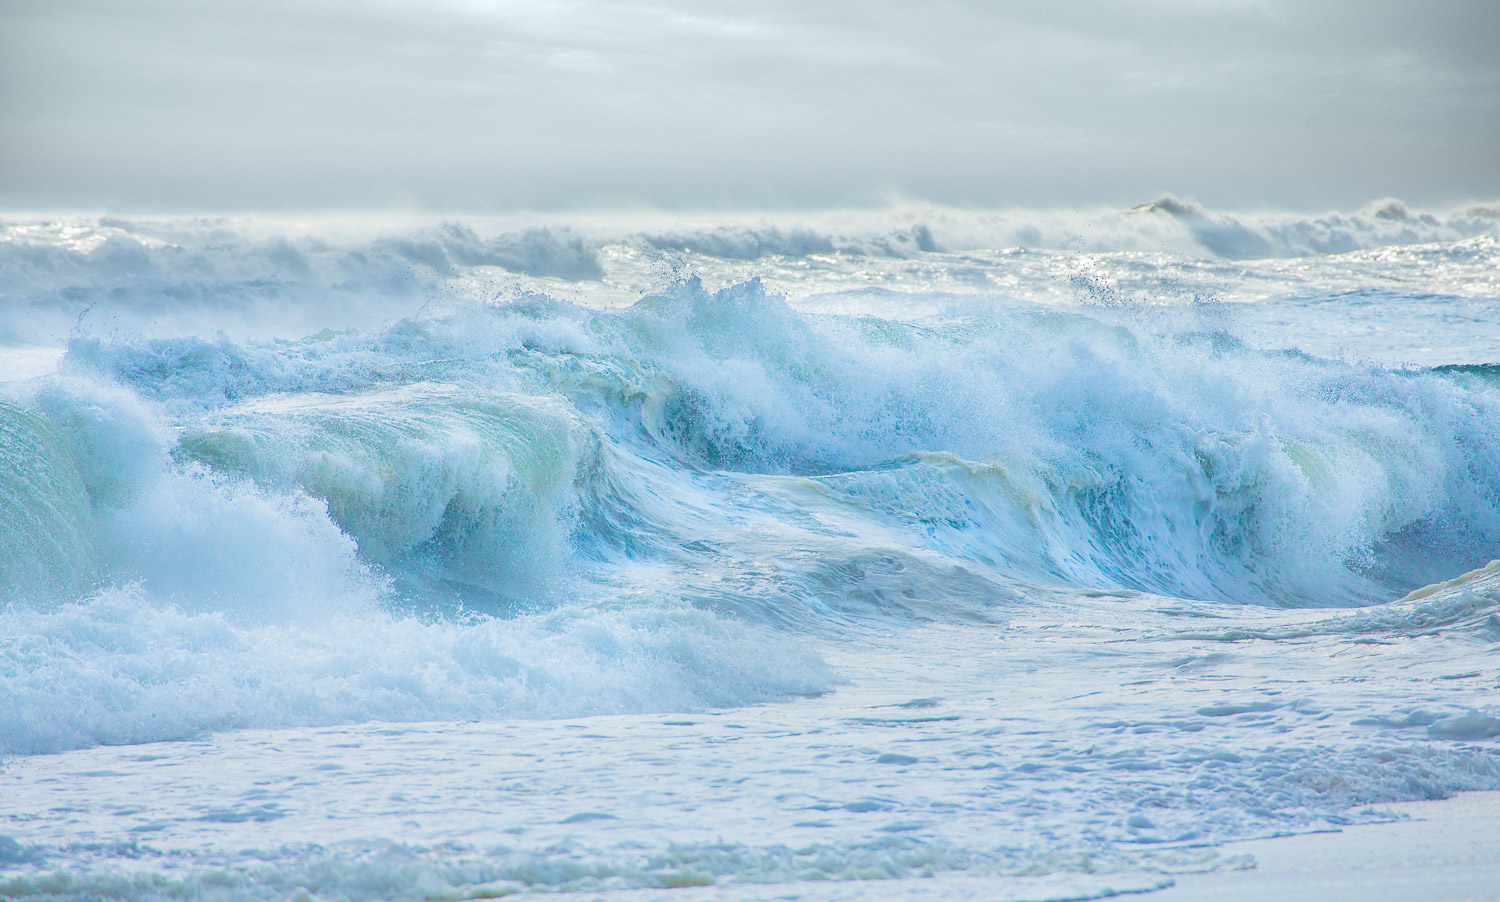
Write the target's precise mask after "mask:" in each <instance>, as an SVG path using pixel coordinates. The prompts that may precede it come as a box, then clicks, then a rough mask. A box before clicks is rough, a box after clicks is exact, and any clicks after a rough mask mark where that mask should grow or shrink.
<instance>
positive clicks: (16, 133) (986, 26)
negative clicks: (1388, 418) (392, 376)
mask: <svg viewBox="0 0 1500 902" xmlns="http://www.w3.org/2000/svg"><path fill="white" fill-rule="evenodd" d="M6 17H7V23H6V28H5V29H4V34H5V37H4V38H0V41H3V44H0V56H3V57H4V60H5V61H4V62H0V67H3V68H0V77H4V78H5V80H6V83H7V84H8V85H11V86H12V88H13V89H12V90H7V91H6V92H5V96H4V98H3V99H0V135H4V136H5V137H3V138H0V206H6V207H11V208H16V207H57V206H71V207H80V206H81V207H99V206H115V207H124V208H133V209H150V208H160V209H199V208H202V209H225V208H239V209H245V208H248V209H299V208H326V207H344V208H348V207H353V208H364V207H380V208H387V207H392V206H407V207H410V206H420V207H426V208H432V209H442V210H471V211H484V210H498V209H514V208H537V209H568V208H580V207H591V208H599V207H621V206H631V205H647V206H656V207H667V208H710V209H714V208H718V209H723V208H747V207H748V208H757V207H758V208H767V207H819V206H844V205H869V204H878V203H881V202H884V201H888V200H890V199H893V198H905V199H920V200H929V201H934V202H939V203H948V204H970V205H1002V204H1012V203H1023V204H1032V205H1037V204H1056V205H1067V204H1082V203H1099V202H1109V203H1132V202H1136V201H1139V200H1141V199H1144V198H1149V197H1151V196H1155V195H1157V194H1160V193H1162V192H1166V191H1175V192H1178V193H1183V194H1191V195H1194V196H1197V197H1199V198H1201V199H1203V200H1205V201H1206V202H1209V203H1213V204H1216V205H1282V206H1286V205H1293V206H1307V205H1330V204H1343V205H1348V204H1357V203H1360V202H1363V201H1364V200H1367V199H1368V198H1370V197H1373V196H1382V195H1391V194H1394V195H1400V196H1403V197H1407V198H1409V199H1411V200H1414V201H1417V202H1444V201H1450V200H1458V199H1462V198H1464V197H1469V196H1493V195H1495V194H1500V169H1497V167H1495V166H1494V165H1493V159H1492V158H1493V147H1494V146H1496V142H1497V140H1500V61H1497V59H1496V58H1495V54H1493V52H1492V46H1493V42H1492V40H1490V39H1491V38H1493V37H1495V36H1496V35H1500V7H1495V6H1494V4H1491V3H1483V2H1446V3H1442V2H1440V3H1436V4H1427V5H1424V7H1422V8H1420V9H1419V8H1417V7H1416V6H1415V5H1413V4H1408V3H1396V2H1384V0H1382V2H1370V3H1354V2H1349V0H1338V2H1330V3H1324V4H1299V3H1293V2H1291V0H1150V2H1145V3H1140V4H1129V5H1127V4H1120V3H1105V2H1085V3H1076V4H1051V3H1040V2H958V0H947V2H942V0H939V2H935V3H932V4H924V5H921V6H917V5H912V4H907V3H895V2H887V0H868V2H863V3H852V2H847V3H822V4H805V3H792V2H786V0H767V2H762V3H755V4H751V3H726V2H688V0H658V2H654V3H642V4H619V3H607V2H602V0H558V2H533V3H500V2H480V0H442V2H436V3H417V2H415V0H408V2H396V0H384V2H381V0H377V2H364V3H356V2H353V0H306V2H300V3H292V2H287V0H263V2H254V3H252V2H248V0H221V2H217V3H213V4H204V3H200V2H189V0H142V2H137V3H132V4H130V5H129V6H128V8H127V7H126V6H125V5H122V4H118V3H115V2H106V0H50V2H49V0H13V3H12V7H11V9H9V10H8V12H7V13H6Z"/></svg>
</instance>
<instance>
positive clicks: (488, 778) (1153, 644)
mask: <svg viewBox="0 0 1500 902" xmlns="http://www.w3.org/2000/svg"><path fill="white" fill-rule="evenodd" d="M0 343H3V347H0V606H3V607H0V896H4V897H18V898H66V899H98V898H129V899H156V898H161V899H169V898H198V899H284V898H306V899H328V900H345V899H348V900H355V899H359V900H374V899H434V898H445V899H451V898H477V897H491V896H499V895H507V894H512V893H529V892H556V891H568V892H576V893H581V894H583V895H584V897H588V898H593V897H601V896H602V897H611V898H615V897H618V898H620V899H634V898H652V897H654V896H655V895H656V894H659V893H665V892H670V893H671V898H673V899H693V898H708V897H713V898H747V899H748V898H805V899H855V898H870V897H878V898H894V899H926V898H932V899H938V898H955V897H970V898H987V899H997V900H998V899H1067V898H1093V897H1098V896H1102V895H1109V894H1112V893H1121V892H1138V891H1143V890H1149V889H1152V888H1156V887H1162V886H1167V885H1170V884H1171V882H1172V879H1173V878H1172V875H1173V874H1177V873H1182V872H1185V871H1201V870H1212V869H1219V868H1238V867H1247V866H1250V865H1251V864H1253V862H1251V861H1249V860H1247V859H1245V858H1244V857H1242V856H1234V855H1227V854H1221V853H1220V852H1219V851H1218V848H1217V847H1218V845H1219V844H1221V843H1222V842H1224V841H1227V840H1235V839H1244V838H1249V837H1258V836H1267V835H1273V834H1284V833H1295V832H1302V831H1310V830H1322V829H1331V828H1336V827H1339V826H1342V825H1346V824H1353V823H1360V822H1368V821H1373V820H1379V819H1381V818H1382V817H1386V816H1388V815H1387V814H1386V813H1385V811H1384V810H1383V809H1382V807H1381V806H1382V805H1384V804H1386V803H1391V802H1396V801H1402V800H1409V799H1422V798H1439V797H1442V796H1445V795H1447V794H1450V793H1454V792H1458V791H1463V790H1471V789H1495V788H1500V747H1497V745H1496V740H1495V737H1496V736H1497V735H1500V705H1497V704H1496V703H1495V701H1494V697H1495V695H1494V694H1495V690H1496V688H1497V684H1500V663H1497V661H1500V658H1497V656H1496V650H1497V643H1500V568H1497V567H1496V566H1491V564H1490V562H1491V561H1492V560H1493V559H1496V558H1500V209H1497V208H1494V207H1485V206H1473V207H1469V208H1465V209H1460V210H1454V211H1447V212H1442V213H1428V212H1420V211H1412V210H1409V209H1407V208H1406V207H1404V206H1402V205H1401V204H1399V203H1396V202H1382V203H1379V204H1376V205H1374V206H1372V207H1370V208H1368V209H1366V210H1363V211H1360V212H1356V213H1347V214H1330V215H1327V216H1319V217H1311V216H1295V215H1280V214H1259V215H1233V214H1229V213H1222V212H1216V211H1210V210H1205V209H1202V208H1200V207H1197V206H1195V205H1193V204H1191V203H1188V202H1185V201H1181V200H1177V199H1173V198H1165V199H1163V200H1161V201H1158V202H1156V203H1154V204H1149V205H1146V206H1144V207H1141V208H1137V209H1135V210H1131V211H1125V212H1110V211H1097V212H1077V211H1065V212H1034V211H1033V212H1028V211H1010V212H996V213H987V212H974V211H953V210H942V209H926V208H924V209H910V210H898V211H893V212H885V213H879V214H876V213H862V214H855V213H845V214H826V215H818V216H813V215H804V216H800V217H799V216H787V217H780V218H777V217H760V218H750V217H739V218H735V217H721V218H718V219H705V220H689V219H685V218H681V217H678V218H668V217H655V218H652V217H648V216H638V217H583V216H579V217H573V218H571V219H563V218H555V219H550V220H543V219H539V218H535V217H533V218H529V219H509V220H501V219H471V220H464V221H445V220H427V219H419V218H405V219H401V218H395V217H391V218H386V219H380V220H375V219H371V218H364V219H352V218H343V219H338V218H322V219H310V220H300V221H293V220H290V219H268V218H251V217H239V218H196V219H190V218H183V217H154V218H152V217H137V218H129V219H118V218H108V217H88V216H74V217H43V216H34V217H11V218H10V219H8V220H6V221H5V222H4V223H3V224H0Z"/></svg>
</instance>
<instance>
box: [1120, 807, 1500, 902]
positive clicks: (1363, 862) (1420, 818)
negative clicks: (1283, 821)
mask: <svg viewBox="0 0 1500 902" xmlns="http://www.w3.org/2000/svg"><path fill="white" fill-rule="evenodd" d="M1388 807H1389V808H1390V810H1391V811H1392V812H1393V813H1395V814H1397V815H1398V816H1404V817H1405V819H1403V820H1398V821H1393V822H1391V823H1386V824H1360V825H1355V826H1350V827H1345V828H1344V829H1342V830H1340V831H1338V832H1332V833H1310V834H1301V835H1298V836H1281V837H1276V838H1274V839H1258V840H1247V841H1244V842H1235V843H1226V844H1225V845H1224V846H1223V847H1222V851H1223V853H1224V854H1225V855H1233V854H1240V853H1243V854H1249V855H1252V856H1254V858H1255V862H1256V866H1255V867H1254V868H1252V869H1248V870H1242V871H1216V872H1213V873H1207V874H1184V875H1181V876H1179V877H1177V878H1176V880H1177V884H1176V885H1175V886H1173V887H1171V888H1170V889H1166V890H1162V891H1160V892H1156V893H1151V894H1150V895H1149V896H1148V897H1147V898H1150V899H1152V900H1160V902H1175V900H1179V899H1180V900H1188V899H1194V900H1197V899H1203V900H1223V902H1234V900H1248V899H1279V900H1292V899H1317V900H1322V902H1336V900H1344V899H1347V900H1359V902H1382V900H1393V902H1394V900H1402V902H1413V900H1424V899H1433V900H1437V899H1442V900H1457V899H1495V898H1500V792H1466V793H1461V794H1459V795H1456V796H1453V797H1452V798H1448V799H1440V800H1436V801H1424V802H1402V803H1399V804H1395V805H1390V806H1388Z"/></svg>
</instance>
